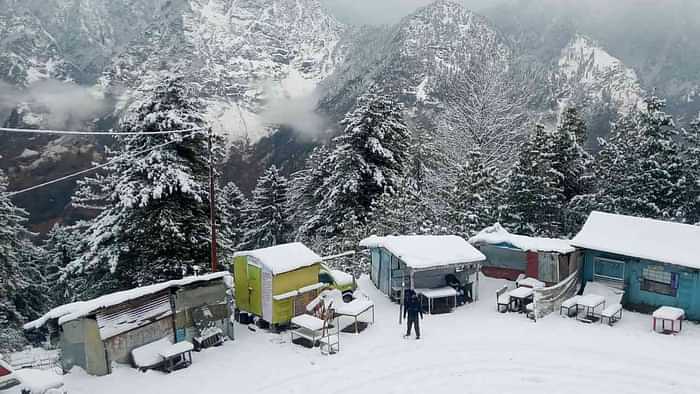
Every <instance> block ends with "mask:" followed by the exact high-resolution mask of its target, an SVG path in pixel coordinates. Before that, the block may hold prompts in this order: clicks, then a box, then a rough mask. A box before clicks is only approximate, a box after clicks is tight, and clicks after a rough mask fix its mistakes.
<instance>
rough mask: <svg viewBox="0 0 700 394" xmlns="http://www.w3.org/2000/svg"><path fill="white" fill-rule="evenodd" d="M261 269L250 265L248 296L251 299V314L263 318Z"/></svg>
mask: <svg viewBox="0 0 700 394" xmlns="http://www.w3.org/2000/svg"><path fill="white" fill-rule="evenodd" d="M261 276H262V275H261V269H260V267H256V266H254V265H251V264H248V296H249V297H250V310H249V312H250V313H253V314H255V315H258V316H262V314H263V310H262V278H261Z"/></svg>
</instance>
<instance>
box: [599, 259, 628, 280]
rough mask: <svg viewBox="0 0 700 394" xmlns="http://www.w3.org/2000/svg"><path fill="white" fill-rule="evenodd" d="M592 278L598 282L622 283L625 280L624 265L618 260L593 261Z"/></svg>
mask: <svg viewBox="0 0 700 394" xmlns="http://www.w3.org/2000/svg"><path fill="white" fill-rule="evenodd" d="M593 276H594V278H595V279H598V280H601V279H602V280H612V281H618V282H622V281H623V280H624V279H625V263H624V262H623V261H619V260H611V259H605V258H602V257H599V258H597V259H595V266H594V270H593Z"/></svg>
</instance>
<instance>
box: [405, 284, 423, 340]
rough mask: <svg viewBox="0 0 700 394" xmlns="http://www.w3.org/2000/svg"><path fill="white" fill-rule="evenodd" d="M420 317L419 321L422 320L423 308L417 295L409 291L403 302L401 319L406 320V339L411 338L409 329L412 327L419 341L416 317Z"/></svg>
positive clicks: (418, 325) (418, 327)
mask: <svg viewBox="0 0 700 394" xmlns="http://www.w3.org/2000/svg"><path fill="white" fill-rule="evenodd" d="M419 315H420V318H421V320H422V319H423V308H422V305H421V304H420V300H418V295H417V294H416V293H415V292H413V291H411V293H410V294H408V295H407V297H406V300H405V302H404V308H403V317H404V318H405V319H406V324H407V327H406V338H408V337H409V336H411V327H412V326H413V327H414V328H415V330H416V339H420V324H419V323H418V316H419Z"/></svg>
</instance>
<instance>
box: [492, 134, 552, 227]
mask: <svg viewBox="0 0 700 394" xmlns="http://www.w3.org/2000/svg"><path fill="white" fill-rule="evenodd" d="M550 142H551V137H550V136H548V133H547V132H546V131H545V129H544V126H542V125H537V126H536V127H535V130H534V132H533V134H532V135H531V136H530V138H529V139H528V140H527V142H526V143H525V144H524V145H523V147H522V149H521V151H520V154H519V156H518V161H517V162H516V164H515V166H514V167H513V168H512V169H511V171H510V174H509V176H508V180H507V186H506V197H505V200H506V201H505V207H504V212H503V220H502V222H503V223H502V224H503V225H504V226H506V227H507V228H508V229H510V230H511V231H513V232H515V233H518V234H523V235H536V236H549V237H558V236H561V233H562V227H563V223H562V218H563V212H562V208H563V206H564V204H565V197H564V190H563V189H562V188H561V187H560V186H559V185H558V183H557V182H556V181H554V179H556V176H555V173H554V170H553V169H552V167H551V163H550V162H549V161H548V160H547V155H548V152H550V151H551V150H550V149H551V147H550V146H548V144H549V143H550Z"/></svg>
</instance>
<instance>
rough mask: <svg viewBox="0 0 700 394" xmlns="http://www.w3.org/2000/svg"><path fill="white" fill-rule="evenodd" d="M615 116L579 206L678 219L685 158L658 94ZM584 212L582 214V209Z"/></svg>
mask: <svg viewBox="0 0 700 394" xmlns="http://www.w3.org/2000/svg"><path fill="white" fill-rule="evenodd" d="M645 104H646V105H645V107H644V108H641V109H639V110H638V111H636V112H635V113H632V114H628V115H626V116H624V117H622V118H621V119H619V120H618V122H617V123H616V125H615V127H614V128H613V130H612V133H611V135H610V137H609V139H607V140H602V141H601V145H602V150H601V152H600V154H599V155H598V159H597V160H596V165H595V189H596V191H595V193H593V194H592V195H589V196H585V197H582V198H580V199H578V201H576V202H575V203H576V204H575V205H576V206H577V207H578V210H579V211H581V210H590V209H599V210H603V211H606V212H612V213H619V214H625V215H633V216H642V217H649V218H656V219H666V220H673V219H676V220H677V219H678V211H679V208H680V207H681V205H683V203H682V198H683V197H682V196H683V195H684V194H683V179H684V178H683V164H682V156H681V149H682V148H681V146H680V144H679V142H678V131H677V130H676V129H675V127H674V124H673V119H672V117H671V116H670V115H668V114H666V113H665V112H664V111H663V109H664V107H665V102H664V101H663V100H661V99H659V98H657V97H649V98H647V99H646V100H645ZM583 214H586V213H585V212H584V213H583Z"/></svg>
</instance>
